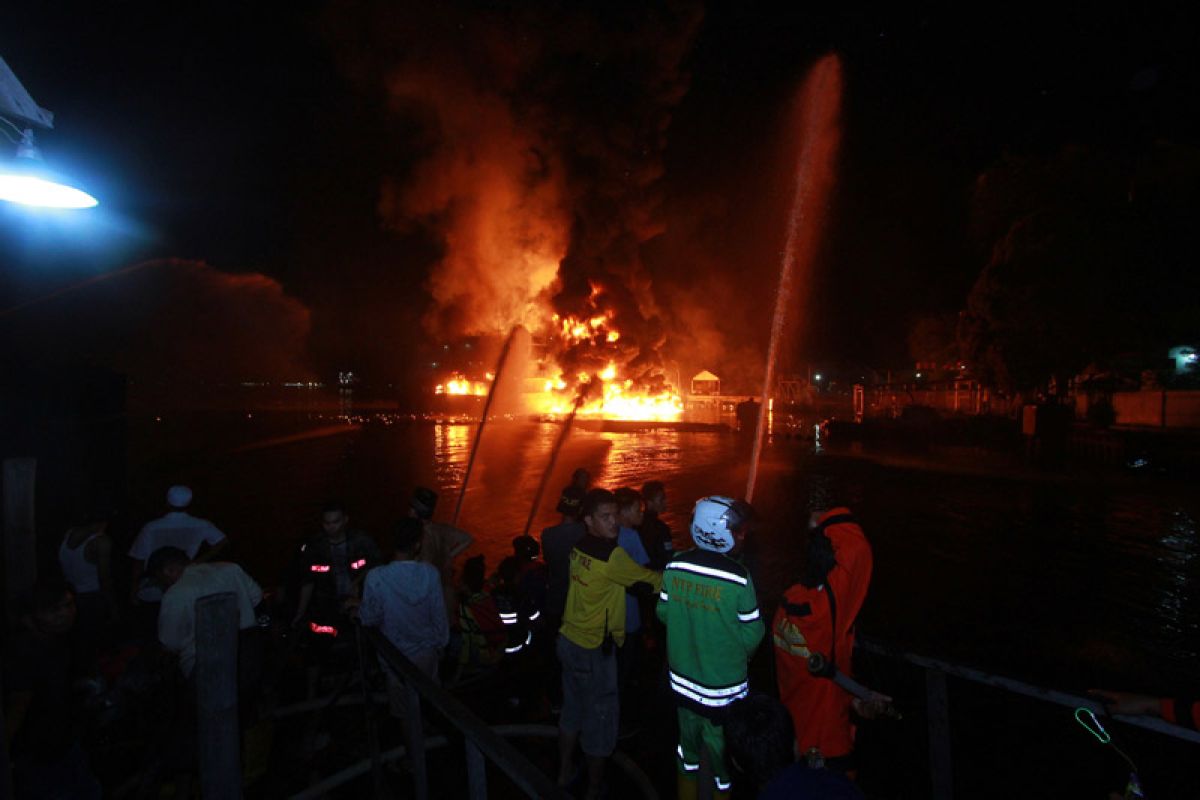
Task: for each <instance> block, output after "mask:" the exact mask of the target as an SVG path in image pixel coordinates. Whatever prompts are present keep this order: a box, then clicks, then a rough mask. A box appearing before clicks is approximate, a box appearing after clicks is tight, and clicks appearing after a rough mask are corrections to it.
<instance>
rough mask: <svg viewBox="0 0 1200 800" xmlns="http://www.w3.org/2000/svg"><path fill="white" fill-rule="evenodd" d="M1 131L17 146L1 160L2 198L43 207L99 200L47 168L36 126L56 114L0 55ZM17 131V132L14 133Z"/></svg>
mask: <svg viewBox="0 0 1200 800" xmlns="http://www.w3.org/2000/svg"><path fill="white" fill-rule="evenodd" d="M0 123H3V124H2V125H0V133H3V134H4V136H5V137H6V138H7V139H8V140H9V141H10V142H12V143H13V144H14V145H15V146H16V153H15V157H14V158H12V159H9V160H6V161H2V162H0V200H7V201H8V202H10V203H20V204H22V205H27V206H38V207H41V208H91V207H92V206H95V205H97V203H98V201H97V200H96V198H94V197H92V196H91V195H90V194H88V193H87V192H85V191H83V190H82V189H77V188H76V187H74V186H71V185H70V184H69V183H66V182H63V181H61V180H57V179H56V177H55V176H54V175H53V174H51V173H50V172H49V171H47V170H46V167H45V164H44V162H43V161H42V153H41V150H39V149H38V146H37V140H36V138H35V137H34V133H33V129H34V128H35V127H36V128H45V129H46V130H49V129H51V128H53V127H54V114H53V113H51V112H50V111H47V110H46V109H44V108H42V107H41V106H39V105H38V104H37V103H35V102H34V101H33V98H32V97H30V96H29V92H27V91H25V87H24V86H22V85H21V82H20V81H19V80H17V76H16V75H15V74H13V71H12V70H11V69H9V67H8V64H6V63H5V61H4V59H3V58H0ZM14 134H15V136H14Z"/></svg>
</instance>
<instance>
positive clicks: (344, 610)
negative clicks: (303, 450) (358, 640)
mask: <svg viewBox="0 0 1200 800" xmlns="http://www.w3.org/2000/svg"><path fill="white" fill-rule="evenodd" d="M382 560H383V559H382V557H381V556H380V554H379V547H378V545H376V544H375V540H374V539H372V538H371V537H370V536H369V535H367V534H366V533H363V532H362V531H360V530H356V529H354V528H351V527H350V517H349V515H348V514H347V513H346V507H345V506H344V505H342V504H341V503H338V502H331V503H327V504H326V505H325V507H324V508H323V509H322V511H321V533H320V534H318V535H317V536H316V537H314V538H313V539H311V540H309V541H308V542H307V543H306V544H305V545H304V546H303V547H302V548H301V553H300V558H299V560H298V565H299V571H300V584H301V585H300V597H299V599H298V601H297V604H296V613H295V615H294V616H293V618H292V627H293V628H298V629H300V630H302V631H307V633H308V635H309V643H310V644H311V645H312V648H311V655H312V657H313V658H314V659H315V661H316V663H313V664H310V666H309V670H308V673H309V674H308V691H309V696H312V695H313V694H314V692H315V690H316V681H317V677H318V673H319V667H320V665H321V663H322V662H325V661H328V660H330V658H331V650H332V649H333V648H334V645H336V644H339V643H340V642H342V641H344V640H345V634H346V632H347V631H348V630H349V621H350V617H349V612H350V611H351V610H352V609H353V608H355V607H356V606H357V605H358V601H359V598H360V597H362V588H363V579H364V578H365V577H366V574H367V571H368V570H370V569H371V568H372V567H377V566H379V564H380V563H381V562H382ZM350 641H353V640H352V639H351V640H350Z"/></svg>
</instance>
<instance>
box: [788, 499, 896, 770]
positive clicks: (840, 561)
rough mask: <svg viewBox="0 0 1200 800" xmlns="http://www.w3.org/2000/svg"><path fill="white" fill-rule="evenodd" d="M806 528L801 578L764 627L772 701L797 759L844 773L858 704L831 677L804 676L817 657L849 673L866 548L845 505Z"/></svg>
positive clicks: (867, 575) (865, 578)
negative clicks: (792, 733)
mask: <svg viewBox="0 0 1200 800" xmlns="http://www.w3.org/2000/svg"><path fill="white" fill-rule="evenodd" d="M809 528H810V530H809V538H808V545H807V555H808V557H807V559H806V560H805V565H804V573H803V575H802V576H801V577H800V582H799V583H797V584H795V585H794V586H792V587H791V588H789V589H788V590H787V591H786V592H785V593H784V596H783V602H782V603H780V605H779V609H778V610H777V611H776V612H775V618H774V620H773V621H772V626H771V627H772V632H773V635H774V641H775V667H776V675H777V676H778V682H779V698H780V700H782V701H783V704H784V705H785V706H787V709H788V711H789V712H790V713H791V715H792V722H793V724H794V726H795V729H796V744H797V748H798V752H799V753H800V754H801V756H802V757H804V756H807V757H808V759H809V761H810V762H819V761H823V762H824V764H825V765H826V766H827V767H829V768H830V769H834V770H836V771H840V772H850V771H852V764H851V752H852V750H853V749H854V726H853V724H852V723H851V720H850V709H851V707H852V706H853V705H854V704H855V703H856V702H857V701H856V700H855V698H853V697H852V696H851V695H850V693H849V692H847V691H846V690H845V689H843V688H841V687H840V686H838V685H837V684H836V683H835V682H834V681H833V680H831V679H829V678H824V677H819V676H816V675H813V674H812V673H810V672H809V669H808V659H809V656H811V655H812V654H813V653H820V654H821V655H822V656H824V657H825V659H826V661H827V662H829V663H831V664H833V665H834V666H835V667H836V669H837V671H838V672H841V673H843V674H845V675H851V674H852V670H851V654H852V652H853V650H854V623H855V620H856V619H857V617H858V612H859V609H861V608H862V604H863V601H864V600H865V599H866V596H867V587H868V586H869V585H870V583H871V567H872V557H871V546H870V545H869V544H868V543H867V537H866V536H865V535H864V534H863V530H862V528H861V527H860V526H859V524H858V521H857V520H856V519H855V518H854V516H853V515H852V514H851V513H850V509H848V508H845V507H844V506H838V507H835V508H831V509H829V510H827V511H815V512H813V514H812V515H811V517H810V519H809Z"/></svg>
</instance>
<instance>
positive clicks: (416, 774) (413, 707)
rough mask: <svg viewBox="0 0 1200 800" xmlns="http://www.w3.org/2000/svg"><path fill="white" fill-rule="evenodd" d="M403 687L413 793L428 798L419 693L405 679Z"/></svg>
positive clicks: (427, 779)
mask: <svg viewBox="0 0 1200 800" xmlns="http://www.w3.org/2000/svg"><path fill="white" fill-rule="evenodd" d="M401 680H402V681H403V682H404V687H403V688H402V689H401V691H403V692H404V695H405V698H404V699H405V702H404V732H405V736H406V737H407V739H408V741H407V742H406V743H405V744H407V745H408V760H409V763H410V764H411V766H412V771H413V793H414V794H415V795H416V796H417V800H428V798H429V776H428V774H427V773H426V769H425V768H426V764H425V731H424V729H423V728H422V725H421V695H420V694H418V693H417V690H416V689H415V688H414V687H413V685H412V683H410V682H409V681H408V680H407V679H404V678H401Z"/></svg>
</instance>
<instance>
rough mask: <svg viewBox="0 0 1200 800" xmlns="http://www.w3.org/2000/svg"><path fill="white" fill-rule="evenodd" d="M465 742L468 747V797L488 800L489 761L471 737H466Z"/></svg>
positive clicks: (475, 799)
mask: <svg viewBox="0 0 1200 800" xmlns="http://www.w3.org/2000/svg"><path fill="white" fill-rule="evenodd" d="M464 742H465V747H466V749H467V797H469V798H471V800H487V763H486V762H485V761H484V760H483V753H481V752H479V748H478V747H476V746H475V743H474V742H472V741H471V737H469V736H467V737H464Z"/></svg>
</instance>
